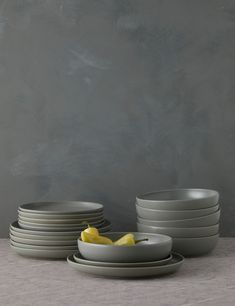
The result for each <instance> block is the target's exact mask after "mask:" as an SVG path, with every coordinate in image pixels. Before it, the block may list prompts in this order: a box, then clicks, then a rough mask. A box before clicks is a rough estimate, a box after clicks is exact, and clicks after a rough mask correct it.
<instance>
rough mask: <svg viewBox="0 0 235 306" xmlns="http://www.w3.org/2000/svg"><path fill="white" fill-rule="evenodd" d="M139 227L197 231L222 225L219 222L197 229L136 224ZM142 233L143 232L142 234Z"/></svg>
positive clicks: (197, 227)
mask: <svg viewBox="0 0 235 306" xmlns="http://www.w3.org/2000/svg"><path fill="white" fill-rule="evenodd" d="M136 224H137V225H141V226H147V227H153V228H157V229H168V230H188V229H190V230H191V229H193V230H197V229H209V228H216V227H219V225H220V223H219V222H217V223H216V224H213V225H208V226H196V227H188V226H187V227H175V226H153V225H146V224H142V223H139V222H136ZM140 233H142V232H140Z"/></svg>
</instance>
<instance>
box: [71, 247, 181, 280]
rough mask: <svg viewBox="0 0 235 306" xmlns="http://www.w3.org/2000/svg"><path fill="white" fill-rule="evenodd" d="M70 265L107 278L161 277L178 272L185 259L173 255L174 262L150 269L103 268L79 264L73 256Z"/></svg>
mask: <svg viewBox="0 0 235 306" xmlns="http://www.w3.org/2000/svg"><path fill="white" fill-rule="evenodd" d="M67 261H68V264H69V265H70V266H71V267H72V268H74V269H77V270H78V271H80V272H85V273H89V274H93V275H99V276H106V277H121V278H131V277H147V276H160V275H166V274H170V273H174V272H176V271H177V270H178V269H179V268H180V266H181V265H182V263H183V261H184V258H183V256H181V255H179V254H175V253H174V254H173V258H172V260H171V261H170V262H169V263H168V264H165V265H161V266H149V267H101V266H94V265H87V264H85V265H84V264H80V263H77V262H76V261H75V260H74V258H73V256H72V255H71V256H69V257H68V258H67Z"/></svg>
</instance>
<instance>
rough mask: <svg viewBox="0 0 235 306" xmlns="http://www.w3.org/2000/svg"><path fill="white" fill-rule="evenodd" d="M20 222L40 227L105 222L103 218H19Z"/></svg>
mask: <svg viewBox="0 0 235 306" xmlns="http://www.w3.org/2000/svg"><path fill="white" fill-rule="evenodd" d="M18 219H19V221H21V222H30V223H35V224H38V225H40V224H41V225H55V226H60V225H62V226H66V225H67V226H70V225H74V224H75V225H78V224H81V225H84V223H85V222H87V223H89V224H95V223H99V222H102V221H103V220H104V218H103V216H100V217H95V218H82V219H81V218H80V219H35V218H28V217H23V216H19V218H18Z"/></svg>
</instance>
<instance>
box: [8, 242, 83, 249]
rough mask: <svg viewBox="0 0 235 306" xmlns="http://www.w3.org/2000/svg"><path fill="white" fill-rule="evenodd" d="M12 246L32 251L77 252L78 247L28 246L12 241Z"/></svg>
mask: <svg viewBox="0 0 235 306" xmlns="http://www.w3.org/2000/svg"><path fill="white" fill-rule="evenodd" d="M11 245H13V246H15V247H19V248H24V249H32V250H48V251H50V250H77V247H76V246H74V245H71V246H69V245H65V246H54V245H52V246H48V245H47V246H42V245H32V244H26V243H19V242H15V241H13V240H11Z"/></svg>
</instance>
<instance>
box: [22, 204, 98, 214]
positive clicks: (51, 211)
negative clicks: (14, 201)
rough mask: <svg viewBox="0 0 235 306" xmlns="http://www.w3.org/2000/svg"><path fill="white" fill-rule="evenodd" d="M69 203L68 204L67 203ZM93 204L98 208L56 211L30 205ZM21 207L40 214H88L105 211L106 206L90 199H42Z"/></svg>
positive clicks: (23, 209)
mask: <svg viewBox="0 0 235 306" xmlns="http://www.w3.org/2000/svg"><path fill="white" fill-rule="evenodd" d="M66 203H67V204H66ZM69 203H70V204H79V203H80V204H85V205H87V204H92V205H94V206H97V207H96V208H90V209H89V208H88V209H84V210H78V211H71V210H68V211H56V210H46V211H45V210H40V209H33V208H32V207H31V208H30V206H34V205H35V206H37V205H39V204H45V205H56V204H57V205H58V204H61V205H65V206H66V205H68V204H69ZM27 206H29V208H27ZM19 208H20V209H21V211H24V212H32V213H40V214H48V215H50V214H74V213H79V214H86V213H89V212H90V213H91V212H99V211H103V209H104V206H103V204H100V203H97V202H90V201H45V202H44V201H42V202H29V203H24V204H21V205H20V206H19Z"/></svg>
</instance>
